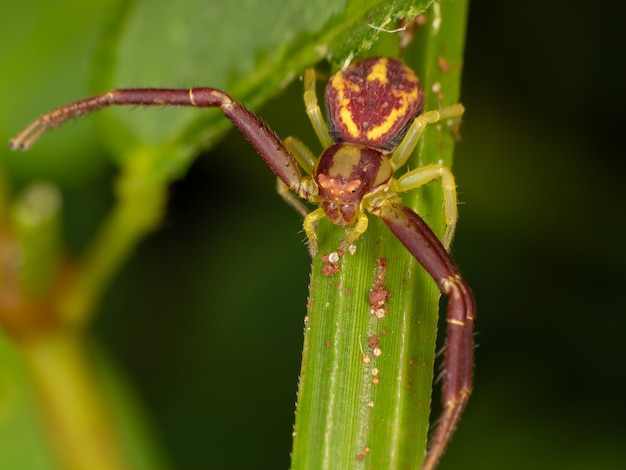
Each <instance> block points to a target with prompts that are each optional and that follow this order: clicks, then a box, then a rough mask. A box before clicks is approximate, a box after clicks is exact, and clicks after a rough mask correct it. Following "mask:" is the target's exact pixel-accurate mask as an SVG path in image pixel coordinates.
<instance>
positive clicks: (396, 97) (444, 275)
mask: <svg viewBox="0 0 626 470" xmlns="http://www.w3.org/2000/svg"><path fill="white" fill-rule="evenodd" d="M315 81H316V77H315V70H314V69H308V70H307V71H306V72H305V74H304V101H305V105H306V112H307V114H308V116H309V118H310V120H311V123H312V125H313V128H314V130H315V133H316V134H317V137H318V138H319V140H320V142H321V144H322V146H323V147H324V149H325V150H324V151H323V152H322V154H321V156H320V157H319V158H315V156H314V155H313V154H312V152H311V151H310V150H308V149H307V148H306V147H305V146H304V144H302V142H300V141H299V140H297V139H295V138H292V137H289V138H287V139H285V141H284V142H283V141H281V140H280V139H279V138H278V137H277V136H276V134H275V133H274V132H273V131H272V130H271V129H270V128H269V127H268V126H267V125H266V124H265V123H263V122H262V121H261V120H260V119H259V118H258V117H257V116H256V115H255V114H254V113H252V112H251V111H250V110H248V109H247V108H245V107H244V106H243V105H242V104H240V103H238V102H236V101H234V100H233V99H232V98H231V97H230V96H228V95H227V94H226V93H225V92H223V91H221V90H218V89H215V88H192V89H156V88H151V89H150V88H148V89H119V90H114V91H110V92H108V93H105V94H102V95H99V96H95V97H92V98H88V99H85V100H81V101H77V102H75V103H72V104H69V105H66V106H62V107H60V108H57V109H55V110H53V111H51V112H49V113H47V114H44V115H42V116H41V117H40V118H39V119H37V120H36V121H34V122H33V123H32V124H30V125H29V126H28V127H27V128H26V129H25V130H24V131H22V132H21V133H20V134H19V135H18V136H17V137H16V138H15V139H13V140H11V142H10V147H11V148H12V149H21V150H27V149H28V148H29V147H30V146H31V145H32V144H33V143H34V142H35V141H36V140H37V139H38V138H39V137H40V136H41V135H42V134H43V133H44V132H45V131H47V130H48V129H52V128H55V127H57V126H60V125H61V124H63V123H64V122H66V121H68V120H69V119H71V118H74V117H77V116H80V115H82V114H86V113H90V112H92V111H96V110H98V109H101V108H104V107H106V106H119V105H143V106H153V105H157V106H195V107H200V108H206V107H209V108H210V107H218V108H220V110H221V112H222V114H224V116H226V117H227V118H228V119H230V120H231V121H232V123H233V124H234V125H235V127H237V129H238V130H239V132H241V134H243V136H244V137H245V138H246V139H247V140H248V141H249V142H250V144H251V145H252V147H254V149H255V150H256V152H257V153H258V154H259V155H260V157H261V158H262V159H263V160H264V161H265V163H266V164H267V166H269V168H270V169H271V170H272V171H273V172H274V173H275V174H276V176H277V177H278V189H279V193H280V194H281V196H282V197H283V198H284V199H285V200H286V201H287V202H288V203H289V204H290V205H292V206H293V207H295V208H296V209H297V210H298V211H299V212H300V213H301V214H302V215H303V216H304V223H303V226H304V231H305V233H306V235H307V238H308V245H309V250H310V252H311V255H312V256H315V255H316V253H317V234H316V230H315V226H316V223H317V222H318V221H319V220H320V219H322V218H324V217H327V218H328V219H329V220H330V221H331V222H332V223H333V224H336V225H341V226H345V227H347V228H348V232H347V235H346V237H345V239H344V240H343V242H342V244H341V248H346V247H348V246H350V245H351V244H353V243H354V242H355V241H356V240H357V239H358V238H359V236H360V235H361V234H363V233H364V232H365V230H366V229H367V225H368V217H367V213H370V214H372V215H375V216H377V217H380V218H381V219H382V221H383V222H384V223H385V224H386V225H387V226H388V227H389V229H390V230H391V232H393V234H394V235H395V236H396V237H397V238H398V240H400V242H401V243H402V244H404V245H405V247H406V248H407V249H408V250H409V252H410V253H411V254H412V255H413V256H414V257H415V258H416V259H417V261H418V262H419V263H420V264H421V265H422V266H423V267H424V268H425V269H426V271H427V272H428V273H429V274H430V275H431V276H432V277H433V279H434V280H435V282H436V283H437V285H438V287H439V289H440V290H441V292H442V293H443V294H445V295H446V296H448V298H449V300H448V311H447V339H446V346H445V359H444V371H445V372H444V380H443V391H442V399H443V411H442V415H441V417H440V418H439V422H438V425H437V427H436V429H435V431H434V435H433V438H432V440H431V444H430V448H429V450H428V452H427V454H426V458H425V461H424V464H423V469H425V470H429V469H432V468H434V467H435V465H436V464H437V462H438V461H439V458H440V457H441V455H442V453H443V451H444V450H445V448H446V446H447V444H448V442H449V440H450V438H451V437H452V434H453V432H454V430H455V428H456V426H457V424H458V422H459V420H460V417H461V414H462V412H463V410H464V408H465V405H466V403H467V400H468V398H469V395H470V393H471V390H472V368H473V322H474V315H475V304H474V299H473V296H472V293H471V290H470V288H469V286H468V285H467V283H466V282H465V281H464V280H463V279H462V278H461V276H460V274H459V271H458V269H457V267H456V265H455V263H454V261H453V260H452V258H451V257H450V255H449V254H448V249H449V247H450V243H451V241H452V236H453V234H454V229H455V225H456V220H457V209H456V187H455V183H454V177H453V175H452V172H451V171H450V169H449V168H447V167H445V166H444V165H443V163H441V162H439V163H435V164H430V165H425V166H422V167H419V168H416V169H413V170H411V171H408V172H407V173H405V174H403V175H402V176H400V177H398V178H394V173H395V171H396V170H397V169H398V168H400V167H402V166H403V165H404V164H405V163H406V161H407V159H408V158H409V156H410V154H411V153H412V152H413V150H414V149H415V146H416V145H417V142H418V140H419V138H420V137H421V135H422V134H423V132H424V130H425V128H426V126H427V125H429V124H433V123H437V122H440V121H444V120H448V119H452V118H458V117H460V116H461V115H462V114H463V112H464V108H463V106H462V105H461V104H454V105H451V106H446V107H443V108H440V109H439V110H432V111H427V112H423V113H422V107H423V98H424V95H423V92H422V88H421V85H420V82H419V79H418V78H417V76H416V75H415V73H414V72H413V71H412V70H411V69H410V68H409V67H407V66H406V65H405V64H404V63H402V62H401V61H399V60H395V59H391V58H383V57H378V58H367V59H363V60H361V61H357V62H355V63H353V64H351V65H350V66H348V67H347V68H346V69H345V70H343V71H339V72H337V73H336V74H334V75H333V76H332V77H330V80H329V82H328V84H327V86H326V93H325V99H326V110H327V115H328V116H327V117H328V125H327V124H326V122H325V120H324V118H323V116H322V112H321V110H320V107H319V105H318V100H317V96H316V91H315ZM302 172H304V173H305V176H303V174H302ZM436 178H441V182H442V187H443V194H444V209H445V217H446V231H445V233H444V236H443V240H442V241H439V239H438V238H437V236H436V235H435V234H434V233H433V231H432V230H431V229H430V228H429V227H428V225H427V224H426V223H425V222H424V220H423V219H422V218H421V217H420V216H419V215H417V214H416V213H415V212H414V211H412V210H411V209H409V208H408V207H406V206H405V205H404V204H403V203H402V200H401V199H400V197H399V195H398V193H400V192H403V191H408V190H411V189H414V188H416V187H418V186H421V185H424V184H426V183H428V182H429V181H432V180H434V179H436ZM299 198H301V199H304V200H305V201H308V202H311V203H314V204H317V205H318V206H319V207H318V208H317V209H315V210H313V211H312V212H310V213H309V212H308V210H307V209H306V208H305V206H304V205H303V203H302V202H301V201H300V199H299Z"/></svg>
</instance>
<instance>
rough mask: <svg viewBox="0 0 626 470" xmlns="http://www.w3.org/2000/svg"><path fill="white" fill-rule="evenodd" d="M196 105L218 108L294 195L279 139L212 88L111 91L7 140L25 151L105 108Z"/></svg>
mask: <svg viewBox="0 0 626 470" xmlns="http://www.w3.org/2000/svg"><path fill="white" fill-rule="evenodd" d="M127 105H132V106H196V107H199V108H220V110H221V111H222V114H224V116H226V117H227V118H228V119H230V120H231V121H232V122H233V124H234V125H235V127H237V129H239V131H240V132H241V133H242V134H243V135H244V137H245V138H246V139H247V140H248V141H249V142H250V144H251V145H252V146H253V147H254V149H255V150H256V151H257V152H258V154H259V155H260V156H261V158H262V159H263V160H264V161H265V163H266V164H267V165H268V166H269V167H270V169H271V170H272V171H273V172H274V173H275V174H276V176H278V177H279V178H280V179H281V180H282V181H283V182H284V183H285V184H286V185H287V186H288V187H289V188H290V189H291V190H292V191H294V192H296V193H298V192H299V189H300V179H301V174H300V170H299V168H298V166H297V165H296V162H295V160H294V159H293V157H292V156H291V154H290V153H289V151H288V150H287V149H286V148H285V146H284V145H283V143H282V142H281V140H280V139H279V138H278V137H277V136H276V134H274V132H272V131H271V130H270V128H269V127H267V125H265V123H264V122H263V121H261V120H260V119H259V118H258V117H257V116H255V115H254V114H253V113H252V112H250V111H248V110H247V109H246V108H244V107H243V106H242V105H240V104H239V103H237V102H234V101H233V100H232V99H231V98H230V96H228V95H227V94H226V93H224V92H223V91H220V90H217V89H215V88H192V89H188V90H183V89H167V88H141V89H122V90H114V91H110V92H108V93H105V94H103V95H99V96H94V97H93V98H87V99H85V100H81V101H77V102H75V103H72V104H68V105H66V106H63V107H61V108H57V109H55V110H53V111H50V112H49V113H47V114H44V115H43V116H41V117H40V118H39V119H37V120H36V121H35V122H33V123H32V124H31V125H29V126H28V127H27V128H26V129H25V130H24V131H23V132H22V133H21V134H20V135H18V136H17V137H16V138H15V139H13V140H11V142H10V144H9V145H10V147H11V149H13V150H16V149H21V150H27V149H28V148H29V147H30V146H31V145H32V144H33V143H34V142H35V141H36V140H37V139H38V138H39V137H40V136H41V135H42V134H43V133H44V132H46V131H47V130H48V129H53V128H55V127H58V126H60V125H61V124H63V123H64V122H66V121H68V120H70V119H72V118H75V117H78V116H81V115H83V114H88V113H91V112H93V111H97V110H99V109H102V108H105V107H107V106H127Z"/></svg>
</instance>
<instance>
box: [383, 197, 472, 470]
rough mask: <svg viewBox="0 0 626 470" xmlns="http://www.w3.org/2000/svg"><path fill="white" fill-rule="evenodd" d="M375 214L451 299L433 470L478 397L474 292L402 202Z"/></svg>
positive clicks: (392, 200) (427, 468) (387, 200)
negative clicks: (474, 379)
mask: <svg viewBox="0 0 626 470" xmlns="http://www.w3.org/2000/svg"><path fill="white" fill-rule="evenodd" d="M375 204H376V205H374V206H373V207H372V208H371V212H372V213H373V214H375V215H377V216H379V217H381V218H382V220H383V222H385V224H386V225H387V226H388V227H389V229H390V230H391V231H392V232H393V234H394V235H395V236H396V237H397V238H398V240H400V242H401V243H402V244H403V245H404V246H405V247H406V248H407V249H408V250H409V252H410V253H411V254H412V255H413V256H414V257H415V258H416V259H417V260H418V261H419V263H420V264H421V265H422V266H423V267H424V269H426V271H427V272H428V273H429V274H430V275H431V276H432V278H433V279H434V280H435V282H436V283H437V285H438V286H439V289H440V290H441V292H442V293H443V294H445V295H446V296H448V312H447V315H446V321H447V335H446V346H445V359H444V379H443V391H442V401H443V412H442V415H441V417H440V418H439V420H438V424H437V428H436V430H435V434H434V436H433V439H432V441H431V444H430V449H429V450H428V453H427V455H426V459H425V461H424V465H423V467H422V469H423V470H432V469H433V468H434V467H435V465H436V464H437V462H438V461H439V458H440V457H441V455H442V454H443V452H444V450H445V448H446V446H447V444H448V442H449V441H450V438H451V437H452V434H453V432H454V430H455V428H456V426H457V424H458V422H459V420H460V418H461V414H462V413H463V410H464V409H465V405H466V404H467V400H468V399H469V396H470V394H471V392H472V372H473V371H472V369H473V364H474V340H473V332H474V317H475V304H474V297H473V296H472V292H471V290H470V288H469V286H468V285H467V283H466V282H465V281H464V280H463V279H462V278H461V275H460V274H459V270H458V269H457V267H456V265H455V263H454V261H453V260H452V258H451V257H450V255H449V254H448V252H447V251H446V249H445V248H444V247H443V245H442V244H441V243H440V242H439V240H438V239H437V236H436V235H435V234H434V233H433V231H432V230H431V229H430V227H428V225H427V224H426V222H424V220H422V218H421V217H420V216H419V215H417V214H416V213H415V212H413V211H412V210H411V209H409V208H408V207H406V206H405V205H404V204H403V203H402V201H401V200H400V198H399V197H397V196H394V195H391V196H388V197H384V198H381V199H380V200H379V201H377V202H376V203H375Z"/></svg>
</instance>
